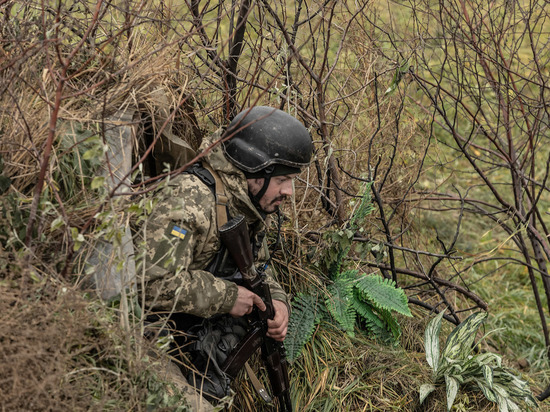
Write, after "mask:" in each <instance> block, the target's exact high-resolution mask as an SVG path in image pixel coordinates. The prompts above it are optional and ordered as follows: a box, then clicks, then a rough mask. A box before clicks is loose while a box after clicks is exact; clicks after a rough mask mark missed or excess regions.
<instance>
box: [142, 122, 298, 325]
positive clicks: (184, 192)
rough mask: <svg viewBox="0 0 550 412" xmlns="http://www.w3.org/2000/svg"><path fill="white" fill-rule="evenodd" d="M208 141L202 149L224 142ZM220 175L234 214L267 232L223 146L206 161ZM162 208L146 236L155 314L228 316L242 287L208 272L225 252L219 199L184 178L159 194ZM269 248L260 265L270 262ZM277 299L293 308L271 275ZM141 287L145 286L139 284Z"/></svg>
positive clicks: (148, 295) (150, 304)
mask: <svg viewBox="0 0 550 412" xmlns="http://www.w3.org/2000/svg"><path fill="white" fill-rule="evenodd" d="M220 136H221V132H217V133H215V134H214V135H213V136H211V137H210V138H209V139H205V141H204V142H203V145H202V146H201V149H202V150H204V149H205V148H207V147H209V146H210V145H211V144H212V143H213V142H215V141H216V140H219V138H220ZM206 161H207V162H208V163H209V164H210V165H211V166H212V168H213V169H214V170H216V171H217V172H218V174H219V175H220V178H221V179H222V181H223V183H224V185H225V190H226V194H227V195H228V197H229V205H228V209H229V214H230V215H231V216H236V215H239V214H240V215H244V216H245V219H246V221H247V223H248V227H249V231H250V232H251V233H253V234H258V233H259V232H260V231H263V230H265V222H264V220H263V218H262V216H261V215H260V214H259V213H258V211H257V210H256V208H255V207H254V206H253V205H252V202H251V201H250V199H249V196H248V187H247V183H246V178H245V176H244V174H243V173H242V172H241V171H240V170H239V169H237V168H236V167H234V166H233V165H232V164H231V163H230V162H229V161H227V159H226V158H225V156H224V154H223V151H222V149H221V147H220V146H217V147H216V148H214V149H213V150H212V151H210V152H209V153H208V155H207V156H206ZM156 196H157V199H158V204H157V205H156V207H155V208H154V210H153V212H152V213H151V216H149V218H148V219H147V222H146V223H144V225H145V227H142V228H141V230H140V233H142V234H143V233H144V234H145V235H146V244H147V252H146V258H145V282H144V285H145V287H144V290H142V293H143V294H144V296H145V300H146V306H147V308H148V309H149V310H153V311H162V312H184V313H189V314H192V315H196V316H200V317H205V318H206V317H211V316H213V315H216V314H223V313H228V312H229V311H230V310H231V308H232V307H233V305H234V304H235V301H236V299H237V286H236V285H235V284H234V283H233V282H230V281H226V280H222V279H219V278H216V277H215V276H214V275H212V274H211V273H209V272H207V271H205V270H204V268H206V267H207V265H208V263H209V262H210V261H211V260H212V258H213V257H214V255H215V254H216V252H217V251H218V250H219V248H220V240H219V235H218V228H217V222H216V206H215V198H214V194H213V193H212V191H211V189H210V188H209V187H208V186H207V185H206V184H204V183H203V182H202V181H201V180H200V179H199V178H198V177H196V176H195V175H191V174H181V175H179V176H177V177H175V178H173V179H172V180H171V181H170V182H169V183H168V185H167V187H164V188H163V189H162V191H160V192H159V193H157V194H156ZM267 257H268V256H267V246H266V245H265V242H264V247H263V252H262V253H259V255H258V262H257V263H258V264H261V263H262V261H266V260H267ZM267 281H268V284H269V286H270V290H271V293H272V297H273V299H276V300H280V301H283V302H285V303H287V305H288V299H287V296H286V294H285V293H284V291H283V290H282V289H281V287H280V286H279V285H278V284H277V283H276V282H275V281H274V280H273V278H272V276H270V275H269V271H268V276H267ZM138 283H140V282H139V281H138Z"/></svg>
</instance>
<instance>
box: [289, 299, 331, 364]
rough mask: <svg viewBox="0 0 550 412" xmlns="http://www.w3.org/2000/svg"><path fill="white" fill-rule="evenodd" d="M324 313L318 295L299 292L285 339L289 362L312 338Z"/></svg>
mask: <svg viewBox="0 0 550 412" xmlns="http://www.w3.org/2000/svg"><path fill="white" fill-rule="evenodd" d="M322 314H323V310H322V309H321V308H320V307H319V304H318V301H317V296H315V295H305V294H299V295H297V296H296V297H295V298H294V301H293V303H292V314H291V316H290V321H289V323H288V332H287V337H286V339H285V341H284V345H285V349H286V355H287V359H288V360H289V362H293V361H294V360H296V358H297V357H298V356H299V354H300V353H301V351H302V349H303V347H304V345H305V344H306V343H307V342H308V341H309V340H310V339H311V336H312V335H313V332H314V330H315V325H317V324H318V323H319V321H320V320H321V317H322Z"/></svg>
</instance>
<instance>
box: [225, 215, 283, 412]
mask: <svg viewBox="0 0 550 412" xmlns="http://www.w3.org/2000/svg"><path fill="white" fill-rule="evenodd" d="M220 239H221V241H222V242H223V244H224V245H225V247H226V248H227V250H228V251H229V253H230V255H231V257H232V258H233V260H234V261H235V264H236V265H237V267H238V268H239V270H240V272H241V274H242V276H243V281H244V285H245V287H246V288H247V289H249V290H251V291H252V292H254V293H256V294H257V295H258V296H259V297H260V298H262V300H263V301H264V303H265V305H266V308H267V309H266V310H265V311H264V312H260V311H259V310H255V311H254V312H255V314H256V315H257V316H256V318H257V319H256V320H253V321H252V329H253V330H254V329H256V332H254V338H252V337H251V336H249V335H250V334H249V335H247V336H246V337H245V338H244V339H243V341H242V342H241V343H240V344H239V345H238V346H237V348H236V349H235V351H234V353H232V354H231V355H230V356H229V357H228V359H227V361H226V363H225V365H224V366H223V367H222V369H223V370H224V371H226V372H230V373H229V374H230V375H231V376H233V375H236V372H238V370H239V369H240V368H241V367H242V365H244V363H245V362H246V361H247V360H248V359H249V358H250V356H252V354H253V353H254V351H255V349H257V347H258V343H257V339H255V337H257V336H260V337H261V348H262V359H263V361H264V364H265V366H266V369H267V372H268V376H269V381H270V384H271V388H272V390H273V395H275V396H277V398H279V405H280V407H281V410H282V411H290V412H291V411H292V403H291V401H290V390H289V379H288V365H287V361H286V358H285V352H284V348H283V346H282V344H281V343H280V342H277V341H275V340H274V339H271V338H269V337H267V336H266V333H267V319H273V316H274V315H275V313H274V309H273V302H272V299H271V292H270V290H269V286H268V285H267V283H266V282H264V279H263V276H262V275H260V274H259V273H258V272H257V271H256V268H255V267H254V260H253V257H252V247H251V245H250V238H249V234H248V228H247V226H246V222H245V220H244V217H243V216H237V217H234V218H233V219H231V220H229V221H228V222H227V223H226V224H225V225H223V226H222V227H221V228H220ZM258 328H260V329H261V332H260V333H258V331H257V329H258ZM253 342H255V343H253ZM251 349H253V350H251ZM233 377H234V376H233Z"/></svg>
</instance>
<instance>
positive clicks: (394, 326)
mask: <svg viewBox="0 0 550 412" xmlns="http://www.w3.org/2000/svg"><path fill="white" fill-rule="evenodd" d="M375 312H377V313H378V314H379V316H380V317H381V318H382V319H383V320H384V322H385V323H386V328H387V329H388V330H389V331H390V332H391V334H392V337H393V339H392V340H393V341H394V342H397V340H398V339H399V337H400V336H401V326H399V323H397V320H396V319H395V318H394V317H393V315H392V313H391V312H390V311H389V310H386V309H380V308H376V310H375Z"/></svg>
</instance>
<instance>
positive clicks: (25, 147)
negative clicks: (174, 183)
mask: <svg viewBox="0 0 550 412" xmlns="http://www.w3.org/2000/svg"><path fill="white" fill-rule="evenodd" d="M247 4H248V3H246V2H243V3H239V2H224V1H219V2H209V3H203V2H195V3H193V2H191V3H189V2H181V1H179V0H178V1H175V0H174V1H157V0H151V1H143V2H128V1H120V0H112V1H107V2H105V1H97V2H96V1H91V0H70V1H63V2H59V1H58V2H53V1H35V0H25V1H18V2H14V1H7V2H6V1H3V2H2V1H0V21H1V22H2V24H0V33H1V36H0V38H1V41H0V101H1V105H0V107H1V110H0V289H1V290H0V309H1V310H0V313H1V319H2V325H3V329H2V333H1V334H0V343H1V344H0V359H3V360H4V361H3V362H2V366H1V368H0V379H1V380H2V383H3V388H10V389H8V390H4V391H2V393H1V394H0V404H1V405H2V406H3V407H4V408H5V409H6V410H48V409H50V410H72V411H80V410H137V411H140V410H143V411H145V410H163V411H164V410H166V411H168V410H185V409H186V406H185V404H184V402H183V401H182V394H181V393H179V391H178V389H177V388H175V387H173V386H171V385H170V384H169V383H166V382H165V381H164V380H163V379H161V377H160V373H159V371H158V369H157V368H158V367H159V363H158V362H157V361H156V360H155V357H154V356H152V355H153V354H154V355H155V356H157V355H158V356H162V355H163V353H162V351H159V350H158V348H155V345H154V344H152V345H151V347H149V346H148V343H147V342H143V341H142V336H143V331H144V328H145V323H144V319H143V316H144V314H142V313H140V312H139V311H135V307H134V306H132V305H128V302H129V301H132V300H131V299H132V298H134V296H132V295H131V293H130V296H129V297H128V296H124V295H125V294H126V293H127V292H131V288H128V289H126V288H124V287H123V288H120V287H119V289H118V291H119V292H121V295H122V296H120V299H119V301H118V302H119V303H118V304H116V305H109V304H107V303H106V302H107V301H108V299H106V298H105V297H103V298H101V297H100V296H99V295H101V292H103V291H102V290H96V289H98V288H97V283H98V279H100V277H101V275H102V274H105V273H114V274H115V276H118V277H120V278H122V279H126V280H128V278H127V276H130V277H131V275H135V276H136V277H135V281H137V282H140V281H142V277H141V272H140V267H139V265H138V266H137V269H134V264H135V263H136V262H135V260H136V259H137V260H138V261H139V256H140V255H141V254H143V253H146V251H145V250H143V247H142V245H141V244H140V241H139V239H137V238H134V239H133V240H134V245H133V246H134V247H135V248H136V249H135V250H132V248H131V247H130V250H129V249H128V245H129V243H128V236H129V235H128V233H129V226H130V221H132V220H133V219H134V220H139V219H143V218H145V216H146V213H143V212H144V211H148V210H150V209H151V208H152V207H154V195H153V193H154V190H155V189H156V188H158V185H159V180H162V181H164V182H166V181H169V180H170V178H171V176H172V175H173V174H174V173H178V172H179V171H181V167H183V166H185V164H186V163H187V162H189V161H190V160H192V159H193V158H194V157H195V156H196V155H199V156H200V154H199V153H196V152H195V151H196V150H197V148H198V147H199V144H200V142H201V140H202V138H203V137H204V136H205V135H207V134H209V133H212V132H214V131H215V130H217V129H218V128H219V127H220V126H223V125H225V124H227V122H228V120H229V119H231V117H232V116H233V115H234V114H235V113H236V112H237V111H238V110H239V109H240V108H243V107H247V106H250V105H254V104H270V105H273V106H277V107H281V108H283V109H284V110H287V111H288V112H289V113H291V114H293V115H295V116H297V117H298V118H299V119H300V120H301V121H302V122H303V123H304V124H305V125H306V126H307V127H308V129H309V130H310V132H311V134H312V138H313V141H314V146H315V157H314V160H313V162H312V164H311V167H310V168H308V170H306V171H304V173H302V174H301V175H300V177H299V178H298V179H297V180H296V197H295V199H293V200H292V202H289V204H287V205H285V207H284V209H283V214H284V219H283V221H284V224H283V226H282V228H281V233H280V234H281V236H280V237H281V239H282V242H281V249H280V250H279V251H277V252H276V254H275V256H274V260H273V262H274V266H275V269H276V270H277V275H278V278H279V281H280V282H281V284H282V285H283V286H284V287H285V288H286V289H287V291H288V292H289V293H290V294H291V295H292V296H293V297H294V303H293V306H294V311H293V314H292V320H291V324H290V332H289V336H288V339H287V342H286V343H285V344H286V347H287V349H288V353H289V356H290V357H291V359H292V360H293V363H292V365H291V371H290V372H291V373H290V374H291V380H292V382H291V383H292V399H293V402H294V404H295V407H296V410H299V411H323V410H326V411H340V410H343V411H345V410H349V411H359V410H361V411H363V410H367V411H370V410H373V411H411V412H412V411H414V412H416V411H419V410H422V411H427V412H439V411H444V410H447V409H448V401H450V403H451V404H452V405H453V408H455V409H456V410H459V411H496V410H497V409H499V408H500V410H505V406H504V403H503V402H504V401H502V399H501V398H499V396H504V395H503V394H504V392H506V393H508V394H510V397H509V398H508V401H506V402H507V403H506V405H507V407H508V408H509V410H513V408H514V407H513V406H512V404H511V403H510V402H514V404H517V405H518V406H519V407H523V406H521V404H520V401H521V399H523V397H527V398H528V399H529V398H530V395H529V394H528V392H527V386H525V384H528V385H529V387H530V388H531V389H532V390H533V393H535V394H539V393H541V392H542V391H543V390H544V389H545V388H546V387H547V386H548V384H549V383H550V372H549V371H550V367H549V360H548V354H547V348H548V347H549V346H550V336H549V332H548V326H547V320H548V319H547V317H548V313H549V310H550V309H549V301H548V296H550V282H549V280H548V279H550V277H549V274H548V267H549V266H550V263H549V261H550V246H549V244H548V239H549V235H550V234H549V228H550V220H549V219H550V218H549V216H550V214H549V213H550V196H549V183H548V182H549V181H550V174H549V173H550V170H549V168H548V164H550V161H549V160H550V159H549V156H550V144H549V133H548V131H549V120H548V119H549V114H548V104H547V102H548V101H549V100H550V95H549V91H550V89H549V88H548V84H550V79H549V75H550V47H549V41H550V40H549V39H548V31H549V30H550V14H549V13H550V10H549V8H548V5H547V2H546V1H542V0H532V1H526V0H518V1H505V0H497V1H494V2H490V3H488V2H485V1H481V0H473V1H470V2H464V1H459V0H449V1H440V2H433V1H431V0H415V1H396V2H389V3H388V2H380V1H378V2H349V1H344V2H341V1H339V2H337V1H332V2H331V1H329V2H315V1H314V2H309V3H307V4H306V3H304V2H302V1H295V2H284V1H280V2H267V1H260V2H256V3H250V5H249V7H250V8H249V9H248V12H247V13H241V11H245V9H246V7H244V5H247ZM121 142H124V143H121ZM167 165H168V166H169V167H166V166H167ZM178 169H179V170H178ZM273 229H274V230H273V232H275V231H276V227H273ZM137 235H139V234H137ZM130 246H132V245H131V243H130ZM98 256H99V258H98ZM134 257H136V258H135V259H134ZM111 270H112V271H111ZM100 280H101V279H100ZM94 282H95V284H94ZM123 283H125V282H123ZM125 286H129V283H128V284H125ZM111 297H112V296H111ZM405 299H407V300H405ZM443 308H446V310H445V311H443ZM433 313H439V314H440V315H439V316H438V317H437V318H436V319H439V320H438V321H434V322H440V323H437V325H436V323H430V326H429V327H428V329H427V330H428V332H429V334H430V339H429V340H426V341H424V340H423V339H422V337H423V336H424V331H425V330H426V326H427V323H428V319H430V318H431V317H432V316H433ZM471 313H476V314H477V315H472V316H473V317H469V316H470V314H471ZM409 314H410V315H412V316H408V315H409ZM441 316H444V318H442V317H441ZM485 317H486V318H485ZM482 318H483V319H482ZM465 319H469V320H466V321H464V320H465ZM474 320H476V323H477V322H481V320H484V322H485V323H484V325H485V328H486V329H487V330H489V331H490V332H491V333H490V334H487V336H486V337H485V338H484V339H482V340H478V341H477V343H476V344H475V345H474V348H475V351H473V352H472V351H471V348H472V344H474V340H475V339H474V335H475V333H476V332H477V331H478V328H477V327H475V326H476V325H473V324H472V322H474ZM459 324H460V325H462V326H459V327H457V328H456V329H455V326H456V325H459ZM463 325H469V326H463ZM477 326H479V325H477ZM436 329H437V333H436ZM460 331H462V332H466V331H468V333H465V334H464V335H461V336H463V338H461V339H459V341H458V342H456V347H458V348H460V350H459V352H460V356H458V357H446V356H444V355H442V354H440V356H439V360H438V361H437V362H436V361H435V356H436V355H435V353H436V351H435V350H432V349H433V348H435V347H436V341H437V340H438V339H440V338H444V337H445V336H447V335H450V337H449V338H448V342H450V341H451V340H453V339H452V337H455V338H456V337H457V336H459V335H460V334H461V333H462V332H460ZM425 345H426V347H428V361H429V362H431V363H430V364H429V365H427V364H426V362H425V357H426V355H425V351H426V347H425ZM449 345H451V344H450V343H447V346H448V347H449V348H450V347H451V346H452V345H451V346H449ZM429 348H432V349H429ZM449 350H450V349H449ZM149 351H151V352H149ZM444 351H445V349H444V350H443V352H444ZM443 352H442V353H443ZM430 359H431V360H430ZM430 366H431V367H432V368H433V370H437V372H436V375H434V377H433V378H434V379H433V382H431V383H432V384H435V389H434V392H432V393H431V394H430V395H429V396H427V397H425V399H424V402H423V403H422V404H421V403H420V397H419V382H425V381H426V376H428V375H429V373H430V369H429V367H430ZM459 367H460V368H461V369H460V368H459ZM513 368H516V369H515V370H514V369H513ZM260 375H262V376H261V379H263V380H264V381H265V380H266V377H265V376H263V374H260ZM446 376H447V381H446V382H445V384H443V383H444V381H445V379H446V378H445V377H446ZM511 376H514V378H512V377H511ZM499 379H502V380H504V384H500V383H498V382H499ZM474 381H475V382H477V386H476V385H467V383H469V382H470V383H472V382H474ZM266 383H267V382H266ZM515 384H517V385H516V388H517V392H514V390H515V389H514V388H513V385H515ZM480 385H481V386H480ZM495 385H496V386H495ZM499 385H501V386H499ZM444 386H448V388H450V389H451V392H450V393H451V395H452V396H447V397H446V396H445V389H446V388H445V387H444ZM479 388H481V390H479ZM234 389H235V392H236V393H235V396H234V397H233V398H232V399H230V400H229V403H232V406H228V409H229V411H240V410H258V411H268V410H273V407H272V406H270V405H263V404H258V398H257V396H256V395H255V394H254V391H253V389H252V387H251V385H250V384H249V382H248V380H247V379H246V377H242V379H240V380H239V381H238V382H237V383H236V384H235V386H234ZM422 393H423V394H424V395H425V394H427V391H424V390H423V391H422ZM515 395H518V396H519V398H518V397H514V396H515ZM509 401H510V402H509ZM547 404H548V401H544V402H539V406H538V409H539V410H548V406H547Z"/></svg>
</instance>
